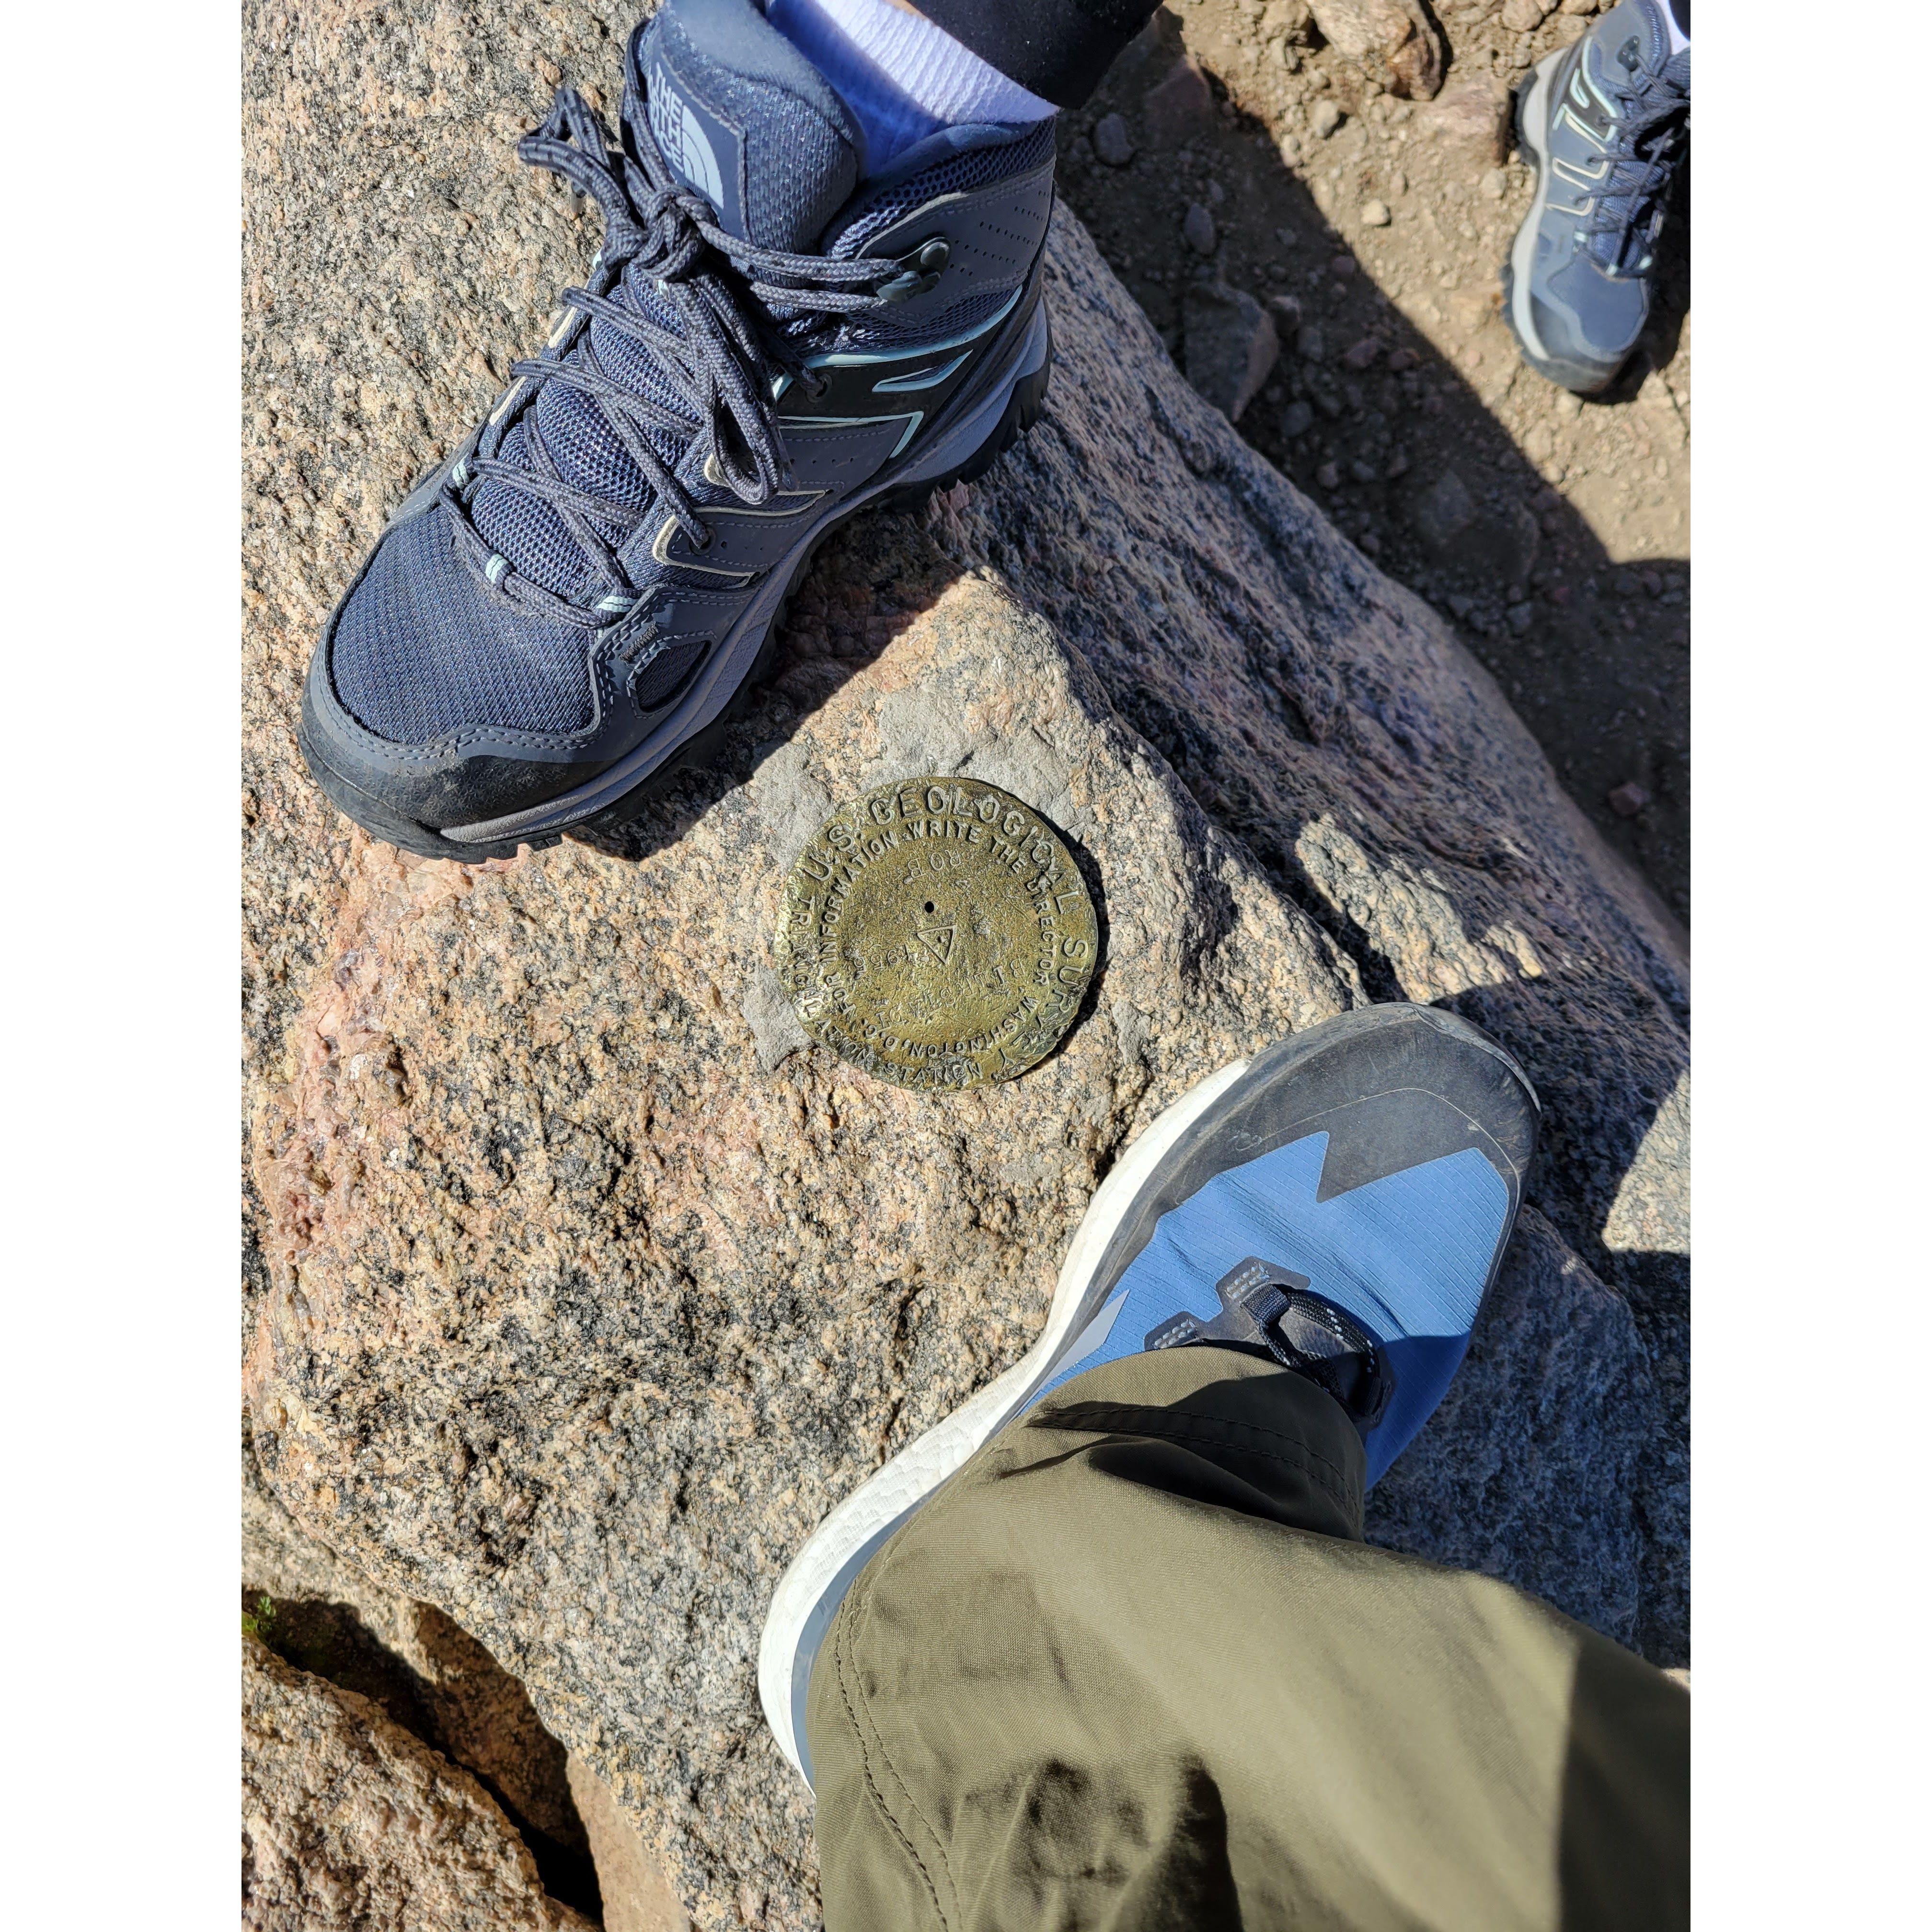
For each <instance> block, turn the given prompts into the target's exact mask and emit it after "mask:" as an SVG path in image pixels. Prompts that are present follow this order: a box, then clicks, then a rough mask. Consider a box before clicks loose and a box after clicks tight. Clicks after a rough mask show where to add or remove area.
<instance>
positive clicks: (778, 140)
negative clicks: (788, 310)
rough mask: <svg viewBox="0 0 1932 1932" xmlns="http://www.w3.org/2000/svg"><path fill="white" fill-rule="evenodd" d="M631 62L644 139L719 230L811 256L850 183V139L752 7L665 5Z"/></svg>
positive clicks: (837, 113) (821, 91)
mask: <svg viewBox="0 0 1932 1932" xmlns="http://www.w3.org/2000/svg"><path fill="white" fill-rule="evenodd" d="M637 58H638V65H639V66H640V68H641V70H642V72H643V82H644V89H645V103H646V112H647V113H648V114H649V119H650V124H651V133H652V135H653V136H655V139H656V141H657V143H658V147H659V148H661V149H662V151H663V153H664V159H665V160H666V161H667V163H669V164H670V169H671V172H673V174H675V175H676V176H677V178H678V179H679V181H682V183H683V184H684V185H685V187H688V188H690V189H691V190H694V192H695V193H698V194H700V195H702V196H703V197H704V199H706V201H708V202H709V203H710V204H711V206H712V209H713V210H714V211H715V213H716V214H717V217H718V226H719V227H721V228H722V229H725V230H726V231H727V233H730V234H733V235H735V236H737V237H738V239H739V240H740V241H743V242H750V243H751V245H753V246H754V247H755V248H778V249H784V250H787V251H790V252H792V253H794V254H804V253H807V252H808V251H810V250H811V248H812V245H813V244H814V243H815V242H817V239H818V238H819V236H820V235H821V234H823V233H824V230H825V226H826V223H828V222H829V221H830V220H831V219H832V216H833V215H834V214H836V213H837V212H838V210H839V209H840V208H842V207H843V206H844V204H845V203H846V202H847V201H848V200H849V199H850V198H851V195H852V192H853V189H854V188H855V187H856V186H857V184H858V179H859V135H858V129H857V127H856V126H855V124H853V120H852V117H851V115H850V113H847V110H846V108H845V106H844V103H843V102H842V101H840V100H839V98H838V95H835V93H834V92H832V89H831V88H830V87H829V86H828V85H827V84H826V81H825V80H824V78H823V76H822V75H820V73H819V72H818V71H817V68H814V67H813V66H812V65H811V62H808V60H807V59H806V58H805V56H804V55H802V54H801V53H800V52H799V51H798V49H796V47H794V46H793V45H792V43H790V41H789V40H787V39H786V38H785V37H784V35H783V34H781V33H779V32H778V30H777V29H776V28H774V27H772V26H771V25H770V24H769V23H768V22H767V21H766V19H765V17H764V16H763V14H762V13H760V12H759V11H758V10H757V7H754V6H753V5H751V0H665V5H664V6H663V7H661V8H659V10H658V12H657V13H656V14H655V16H654V17H653V18H652V21H651V23H650V25H649V27H648V28H646V30H645V32H644V34H643V40H642V43H641V44H640V47H639V49H638V56H637Z"/></svg>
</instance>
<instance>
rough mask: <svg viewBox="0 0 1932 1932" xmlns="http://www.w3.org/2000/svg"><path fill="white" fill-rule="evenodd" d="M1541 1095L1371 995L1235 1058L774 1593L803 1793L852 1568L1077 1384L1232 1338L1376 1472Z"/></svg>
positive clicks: (1414, 1396)
mask: <svg viewBox="0 0 1932 1932" xmlns="http://www.w3.org/2000/svg"><path fill="white" fill-rule="evenodd" d="M1537 1118H1538V1106H1537V1100H1536V1095H1535V1092H1534V1091H1532V1088H1531V1087H1530V1084H1529V1080H1528V1079H1526V1077H1525V1076H1524V1074H1523V1071H1522V1070H1521V1069H1520V1067H1517V1064H1516V1063H1515V1062H1514V1061H1512V1060H1511V1058H1509V1056H1508V1055H1507V1054H1506V1053H1505V1052H1503V1050H1502V1048H1500V1047H1499V1046H1497V1045H1496V1043H1494V1042H1493V1040H1490V1039H1488V1038H1487V1037H1486V1036H1485V1035H1484V1034H1481V1033H1479V1032H1478V1031H1477V1030H1476V1029H1475V1028H1474V1027H1472V1026H1471V1025H1469V1024H1468V1023H1467V1022H1465V1021H1463V1020H1460V1019H1457V1018H1456V1016H1454V1014H1451V1013H1442V1012H1440V1011H1439V1010H1436V1008H1434V1007H1412V1006H1401V1005H1391V1006H1379V1007H1365V1008H1364V1009H1362V1010H1360V1011H1358V1012H1356V1013H1347V1014H1344V1015H1343V1016H1342V1017H1341V1018H1340V1019H1334V1020H1330V1021H1328V1022H1325V1024H1323V1025H1320V1026H1317V1027H1311V1028H1310V1029H1309V1030H1308V1031H1307V1032H1306V1033H1300V1034H1295V1035H1294V1036H1293V1037H1292V1038H1290V1039H1288V1040H1283V1041H1281V1042H1280V1043H1278V1044H1277V1045H1276V1046H1271V1047H1270V1048H1269V1049H1268V1050H1267V1051H1266V1052H1262V1053H1259V1054H1257V1055H1256V1056H1255V1057H1254V1058H1253V1059H1252V1060H1247V1061H1238V1062H1237V1063H1236V1064H1235V1065H1234V1066H1232V1067H1223V1069H1222V1070H1221V1071H1220V1073H1217V1074H1214V1075H1213V1076H1211V1077H1210V1078H1209V1079H1206V1080H1204V1081H1203V1082H1202V1083H1201V1084H1200V1085H1199V1086H1198V1087H1196V1088H1194V1089H1193V1091H1192V1092H1191V1093H1189V1094H1185V1095H1184V1096H1183V1097H1181V1099H1180V1100H1177V1101H1176V1102H1175V1103H1174V1105H1173V1106H1171V1107H1169V1109H1167V1111H1166V1112H1165V1113H1163V1115H1160V1118H1158V1119H1157V1120H1156V1121H1154V1124H1152V1125H1151V1127H1149V1128H1148V1130H1147V1131H1146V1132H1145V1133H1143V1134H1142V1136H1140V1138H1139V1139H1138V1140H1136V1142H1134V1144H1133V1145H1132V1146H1131V1147H1130V1148H1128V1150H1127V1152H1126V1154H1124V1155H1123V1156H1122V1157H1121V1160H1120V1163H1119V1164H1118V1166H1116V1167H1115V1169H1113V1171H1112V1173H1110V1174H1109V1175H1108V1176H1107V1178H1106V1180H1105V1181H1103V1183H1102V1184H1101V1185H1100V1187H1099V1189H1098V1190H1097V1191H1096V1193H1095V1194H1094V1199H1093V1200H1092V1202H1091V1204H1090V1205H1089V1206H1088V1210H1087V1214H1086V1217H1085V1220H1082V1223H1081V1224H1080V1226H1079V1229H1078V1231H1077V1232H1076V1234H1075V1235H1074V1238H1073V1246H1072V1247H1071V1248H1070V1250H1068V1252H1067V1260H1066V1264H1065V1265H1064V1267H1063V1268H1061V1274H1060V1283H1059V1286H1058V1289H1056V1290H1055V1294H1054V1298H1053V1304H1052V1308H1051V1309H1050V1310H1049V1312H1048V1315H1047V1318H1046V1329H1045V1331H1044V1332H1043V1334H1041V1336H1040V1340H1038V1341H1037V1343H1034V1346H1033V1348H1032V1349H1031V1351H1030V1352H1028V1354H1027V1355H1025V1357H1023V1358H1022V1359H1021V1360H1020V1361H1019V1362H1018V1363H1016V1364H1015V1365H1014V1366H1013V1367H1012V1368H1010V1369H1009V1370H1007V1372H1006V1373H1005V1374H1004V1375H1003V1376H1000V1377H999V1378H998V1380H997V1381H995V1382H992V1383H990V1384H989V1385H988V1386H987V1387H986V1388H983V1389H982V1390H981V1391H980V1393H979V1394H977V1395H976V1396H974V1397H973V1398H972V1399H971V1400H970V1401H968V1402H967V1403H965V1404H964V1405H963V1406H962V1407H961V1408H959V1409H956V1410H955V1411H954V1412H953V1414H952V1415H950V1416H949V1417H947V1419H946V1420H945V1421H944V1422H941V1423H940V1424H938V1425H937V1426H936V1427H934V1428H932V1429H931V1430H928V1431H927V1432H926V1434H925V1435H923V1436H920V1437H919V1439H917V1440H916V1442H913V1443H911V1444H910V1445H908V1446H907V1448H904V1449H903V1450H901V1451H900V1453H899V1454H898V1455H897V1456H895V1457H893V1458H892V1460H891V1461H890V1462H889V1463H886V1465H885V1466H883V1468H882V1469H879V1470H877V1472H874V1474H873V1475H871V1476H870V1477H868V1478H867V1479H866V1481H865V1482H863V1483H862V1484H860V1485H859V1487H858V1488H857V1489H856V1490H854V1491H853V1493H852V1494H851V1495H850V1496H847V1498H846V1499H845V1500H844V1502H842V1503H841V1504H840V1505H838V1508H836V1509H835V1510H834V1511H832V1514H830V1515H829V1516H828V1517H826V1519H825V1520H824V1521H823V1523H820V1525H819V1526H818V1528H817V1529H816V1530H815V1531H814V1532H813V1533H812V1535H811V1537H810V1538H809V1539H808V1541H806V1543H805V1546H804V1547H803V1548H802V1550H800V1551H799V1553H798V1555H797V1556H796V1558H795V1559H793V1562H792V1564H791V1567H790V1568H789V1569H788V1570H787V1571H786V1572H785V1574H784V1577H783V1578H782V1579H781V1580H780V1582H779V1584H778V1589H777V1591H776V1592H775V1594H774V1595H773V1597H772V1607H771V1609H770V1610H769V1613H767V1615H766V1619H765V1627H764V1633H763V1637H762V1638H761V1640H760V1644H759V1650H758V1694H759V1697H760V1700H761V1701H762V1702H763V1705H764V1709H765V1717H766V1721H767V1722H768V1723H769V1724H770V1726H771V1727H772V1733H773V1734H774V1735H775V1736H776V1738H777V1739H778V1744H779V1745H780V1747H781V1748H782V1749H783V1751H784V1754H785V1756H786V1757H787V1758H788V1759H790V1761H791V1763H793V1765H794V1766H796V1767H797V1768H798V1769H799V1771H800V1772H802V1774H803V1775H804V1776H805V1778H806V1779H807V1781H809V1780H810V1778H811V1765H810V1763H809V1761H808V1757H807V1755H806V1752H805V1694H806V1691H807V1689H808V1686H809V1685H810V1683H811V1667H812V1664H813V1663H814V1661H815V1660H816V1658H817V1655H818V1652H819V1649H820V1646H821V1645H822V1643H823V1641H824V1637H825V1634H826V1631H827V1630H828V1629H829V1627H830V1625H831V1622H832V1618H833V1616H835V1614H836V1613H837V1610H838V1606H839V1604H841V1602H842V1601H844V1596H845V1593H846V1592H847V1589H850V1586H851V1584H852V1583H853V1580H854V1579H855V1578H856V1577H857V1575H858V1574H859V1571H861V1570H862V1568H864V1567H865V1565H866V1564H867V1563H868V1562H870V1560H871V1558H872V1557H873V1556H874V1555H875V1554H876V1553H877V1551H878V1550H880V1548H881V1547H883V1545H884V1544H885V1542H886V1539H887V1538H889V1537H890V1536H891V1535H892V1533H893V1532H894V1531H895V1530H896V1529H898V1527H899V1526H900V1525H901V1523H904V1522H905V1521H906V1520H907V1518H908V1517H910V1516H911V1515H912V1514H913V1512H914V1511H916V1510H917V1509H918V1508H919V1507H920V1505H922V1504H923V1503H924V1502H926V1500H927V1499H929V1497H930V1496H932V1495H933V1493H935V1491H936V1490H938V1488H939V1487H940V1485H941V1484H943V1483H944V1481H946V1480H947V1478H948V1477H950V1475H953V1472H954V1471H955V1470H956V1469H959V1467H960V1466H961V1465H962V1463H965V1460H966V1459H967V1458H968V1457H969V1456H971V1454H973V1452H974V1451H975V1450H977V1448H979V1447H980V1445H981V1444H982V1443H983V1442H986V1441H987V1440H988V1439H989V1438H990V1437H991V1436H993V1435H994V1434H995V1433H996V1432H997V1431H998V1430H1001V1428H1003V1427H1004V1426H1005V1425H1006V1424H1007V1423H1009V1422H1010V1421H1013V1419H1014V1418H1015V1417H1016V1416H1019V1415H1023V1414H1024V1413H1025V1412H1026V1411H1027V1410H1028V1409H1031V1407H1032V1406H1034V1404H1035V1403H1037V1402H1039V1401H1040V1400H1041V1399H1042V1398H1043V1397H1045V1396H1047V1395H1049V1394H1052V1392H1053V1391H1055V1390H1056V1389H1057V1388H1059V1387H1060V1385H1061V1384H1062V1383H1063V1382H1067V1381H1068V1380H1069V1379H1070V1378H1072V1377H1073V1376H1077V1375H1079V1374H1081V1373H1083V1372H1084V1371H1085V1370H1088V1369H1093V1368H1097V1367H1100V1365H1101V1364H1103V1363H1105V1362H1110V1361H1115V1359H1117V1358H1119V1357H1121V1356H1123V1355H1136V1354H1139V1353H1141V1352H1144V1351H1145V1350H1148V1349H1171V1348H1180V1347H1186V1346H1193V1345H1198V1344H1201V1343H1222V1344H1224V1345H1226V1346H1233V1347H1237V1348H1241V1349H1248V1350H1250V1351H1251V1352H1257V1353H1260V1354H1263V1355H1268V1356H1270V1357H1271V1358H1273V1359H1274V1361H1277V1362H1280V1364H1282V1365H1283V1367H1286V1368H1288V1369H1290V1370H1293V1371H1294V1372H1295V1373H1298V1374H1300V1375H1302V1376H1307V1378H1309V1379H1310V1380H1312V1381H1313V1382H1316V1384H1318V1385H1319V1386H1320V1387H1321V1388H1324V1389H1325V1390H1326V1391H1328V1394H1330V1395H1331V1396H1332V1397H1334V1399H1335V1400H1336V1401H1337V1402H1338V1403H1340V1405H1341V1406H1342V1408H1343V1411H1344V1412H1346V1414H1347V1415H1348V1416H1349V1419H1350V1420H1351V1421H1352V1422H1353V1423H1354V1424H1355V1427H1356V1429H1357V1430H1358V1432H1359V1433H1360V1434H1361V1438H1362V1442H1363V1445H1364V1449H1365V1450H1366V1451H1367V1481H1369V1482H1370V1483H1374V1482H1375V1481H1377V1480H1378V1479H1379V1478H1380V1477H1381V1476H1382V1474H1383V1472H1385V1470H1387V1469H1388V1466H1389V1465H1390V1464H1391V1463H1392V1462H1394V1460H1395V1458H1396V1457H1397V1455H1399V1454H1400V1453H1401V1451H1402V1450H1403V1448H1404V1446H1405V1445H1406V1444H1407V1443H1408V1442H1409V1441H1410V1439H1412V1437H1413V1436H1415V1433H1416V1431H1417V1430H1419V1429H1420V1428H1421V1427H1422V1425H1423V1424H1424V1422H1425V1421H1427V1419H1428V1418H1429V1416H1430V1413H1431V1412H1432V1411H1433V1409H1435V1407H1436V1404H1437V1403H1439V1402H1440V1401H1441V1400H1442V1395H1443V1391H1445V1389H1447V1388H1448V1386H1449V1382H1450V1378H1451V1376H1454V1373H1455V1372H1456V1369H1457V1364H1459V1363H1460V1361H1462V1359H1463V1355H1464V1353H1465V1352H1466V1350H1467V1349H1468V1347H1469V1331H1470V1329H1471V1328H1472V1326H1473V1325H1474V1324H1475V1319H1476V1313H1477V1311H1478V1309H1479V1308H1480V1307H1481V1305H1482V1302H1483V1298H1484V1295H1486V1294H1487V1292H1489V1289H1490V1284H1491V1283H1492V1282H1493V1281H1494V1280H1495V1279H1496V1272H1497V1270H1498V1268H1499V1267H1500V1266H1501V1265H1502V1256H1503V1250H1504V1247H1505V1244H1507V1243H1508V1240H1509V1237H1510V1231H1511V1228H1512V1227H1513V1226H1514V1224H1515V1221H1516V1214H1517V1207H1518V1205H1520V1202H1521V1199H1522V1190H1523V1175H1524V1173H1525V1172H1526V1169H1528V1167H1529V1161H1530V1157H1531V1156H1532V1154H1533V1153H1534V1151H1535V1144H1536V1128H1537Z"/></svg>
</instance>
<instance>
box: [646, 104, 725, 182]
mask: <svg viewBox="0 0 1932 1932" xmlns="http://www.w3.org/2000/svg"><path fill="white" fill-rule="evenodd" d="M649 110H650V118H651V132H652V133H653V134H655V136H657V141H658V146H659V147H660V148H662V149H663V150H664V159H665V160H667V161H668V162H670V164H671V166H672V167H673V169H676V172H678V173H679V174H680V175H682V176H683V178H685V181H688V183H689V184H691V187H694V188H695V189H697V191H698V193H700V194H701V195H702V196H703V197H704V198H705V199H706V201H708V202H710V204H711V205H712V207H713V208H716V209H717V210H718V212H719V213H720V214H723V213H724V170H723V169H721V167H720V166H718V154H717V151H716V149H715V148H713V147H712V145H711V138H710V136H709V135H708V134H706V133H705V131H704V127H703V123H702V122H701V121H700V120H699V119H698V118H697V113H696V112H695V111H694V110H693V109H692V107H691V104H690V103H689V102H688V101H685V99H684V98H683V97H682V95H679V94H677V93H676V92H673V89H671V87H670V85H669V84H668V83H667V80H666V78H665V75H664V69H663V68H658V71H657V72H656V74H655V75H653V76H652V80H651V86H650V95H649Z"/></svg>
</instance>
